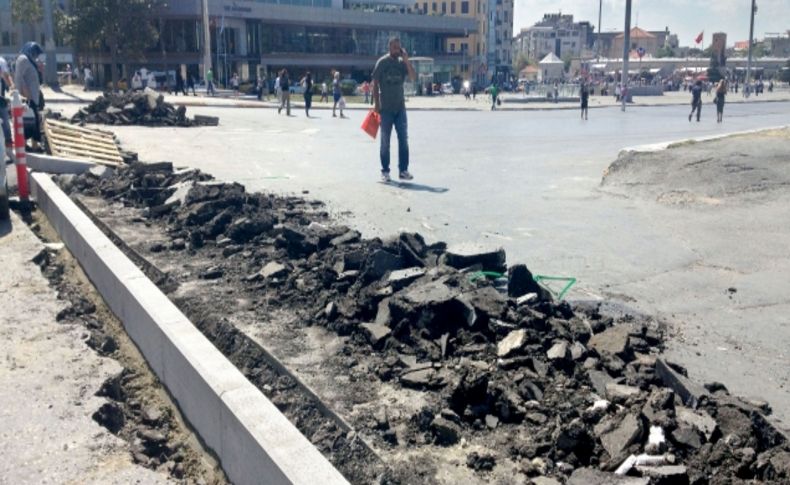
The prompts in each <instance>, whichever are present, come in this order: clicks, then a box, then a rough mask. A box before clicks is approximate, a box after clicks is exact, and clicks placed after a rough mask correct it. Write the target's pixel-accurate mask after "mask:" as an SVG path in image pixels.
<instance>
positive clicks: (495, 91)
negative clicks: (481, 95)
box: [491, 83, 499, 111]
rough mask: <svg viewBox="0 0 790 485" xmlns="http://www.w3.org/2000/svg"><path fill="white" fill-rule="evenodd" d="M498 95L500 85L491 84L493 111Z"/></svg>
mask: <svg viewBox="0 0 790 485" xmlns="http://www.w3.org/2000/svg"><path fill="white" fill-rule="evenodd" d="M497 96H499V87H497V85H496V83H493V84H492V85H491V111H494V110H495V109H496V102H497Z"/></svg>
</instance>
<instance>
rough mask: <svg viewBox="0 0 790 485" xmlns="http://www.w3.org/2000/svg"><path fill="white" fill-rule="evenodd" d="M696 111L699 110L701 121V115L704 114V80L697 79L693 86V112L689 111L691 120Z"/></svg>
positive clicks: (698, 116) (698, 115)
mask: <svg viewBox="0 0 790 485" xmlns="http://www.w3.org/2000/svg"><path fill="white" fill-rule="evenodd" d="M694 111H696V112H697V121H698V122H699V118H700V115H701V114H702V81H700V80H697V82H696V83H694V86H693V87H692V88H691V113H689V121H691V118H692V117H693V116H694Z"/></svg>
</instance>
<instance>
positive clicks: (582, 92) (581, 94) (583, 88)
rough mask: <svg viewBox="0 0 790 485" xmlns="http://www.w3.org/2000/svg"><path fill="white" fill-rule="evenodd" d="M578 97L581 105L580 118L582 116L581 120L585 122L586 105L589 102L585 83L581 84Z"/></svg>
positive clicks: (588, 93)
mask: <svg viewBox="0 0 790 485" xmlns="http://www.w3.org/2000/svg"><path fill="white" fill-rule="evenodd" d="M579 97H580V98H581V103H582V112H581V116H582V119H583V120H586V119H587V105H588V103H589V101H590V90H589V88H588V87H587V83H584V82H583V83H582V85H581V88H580V92H579Z"/></svg>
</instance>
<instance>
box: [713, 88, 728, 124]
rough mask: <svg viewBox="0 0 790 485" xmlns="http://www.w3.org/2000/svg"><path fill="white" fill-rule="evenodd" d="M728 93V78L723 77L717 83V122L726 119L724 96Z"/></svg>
mask: <svg viewBox="0 0 790 485" xmlns="http://www.w3.org/2000/svg"><path fill="white" fill-rule="evenodd" d="M726 95H727V80H726V79H724V78H722V79H720V80H719V84H717V85H716V123H721V122H722V121H724V97H725V96H726Z"/></svg>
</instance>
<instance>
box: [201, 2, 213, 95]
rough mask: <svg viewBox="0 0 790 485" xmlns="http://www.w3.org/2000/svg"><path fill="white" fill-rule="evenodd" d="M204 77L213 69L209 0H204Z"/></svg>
mask: <svg viewBox="0 0 790 485" xmlns="http://www.w3.org/2000/svg"><path fill="white" fill-rule="evenodd" d="M202 3H203V5H202V10H203V79H204V80H205V79H206V73H208V71H209V69H211V31H210V30H209V23H208V0H203V2H202Z"/></svg>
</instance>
